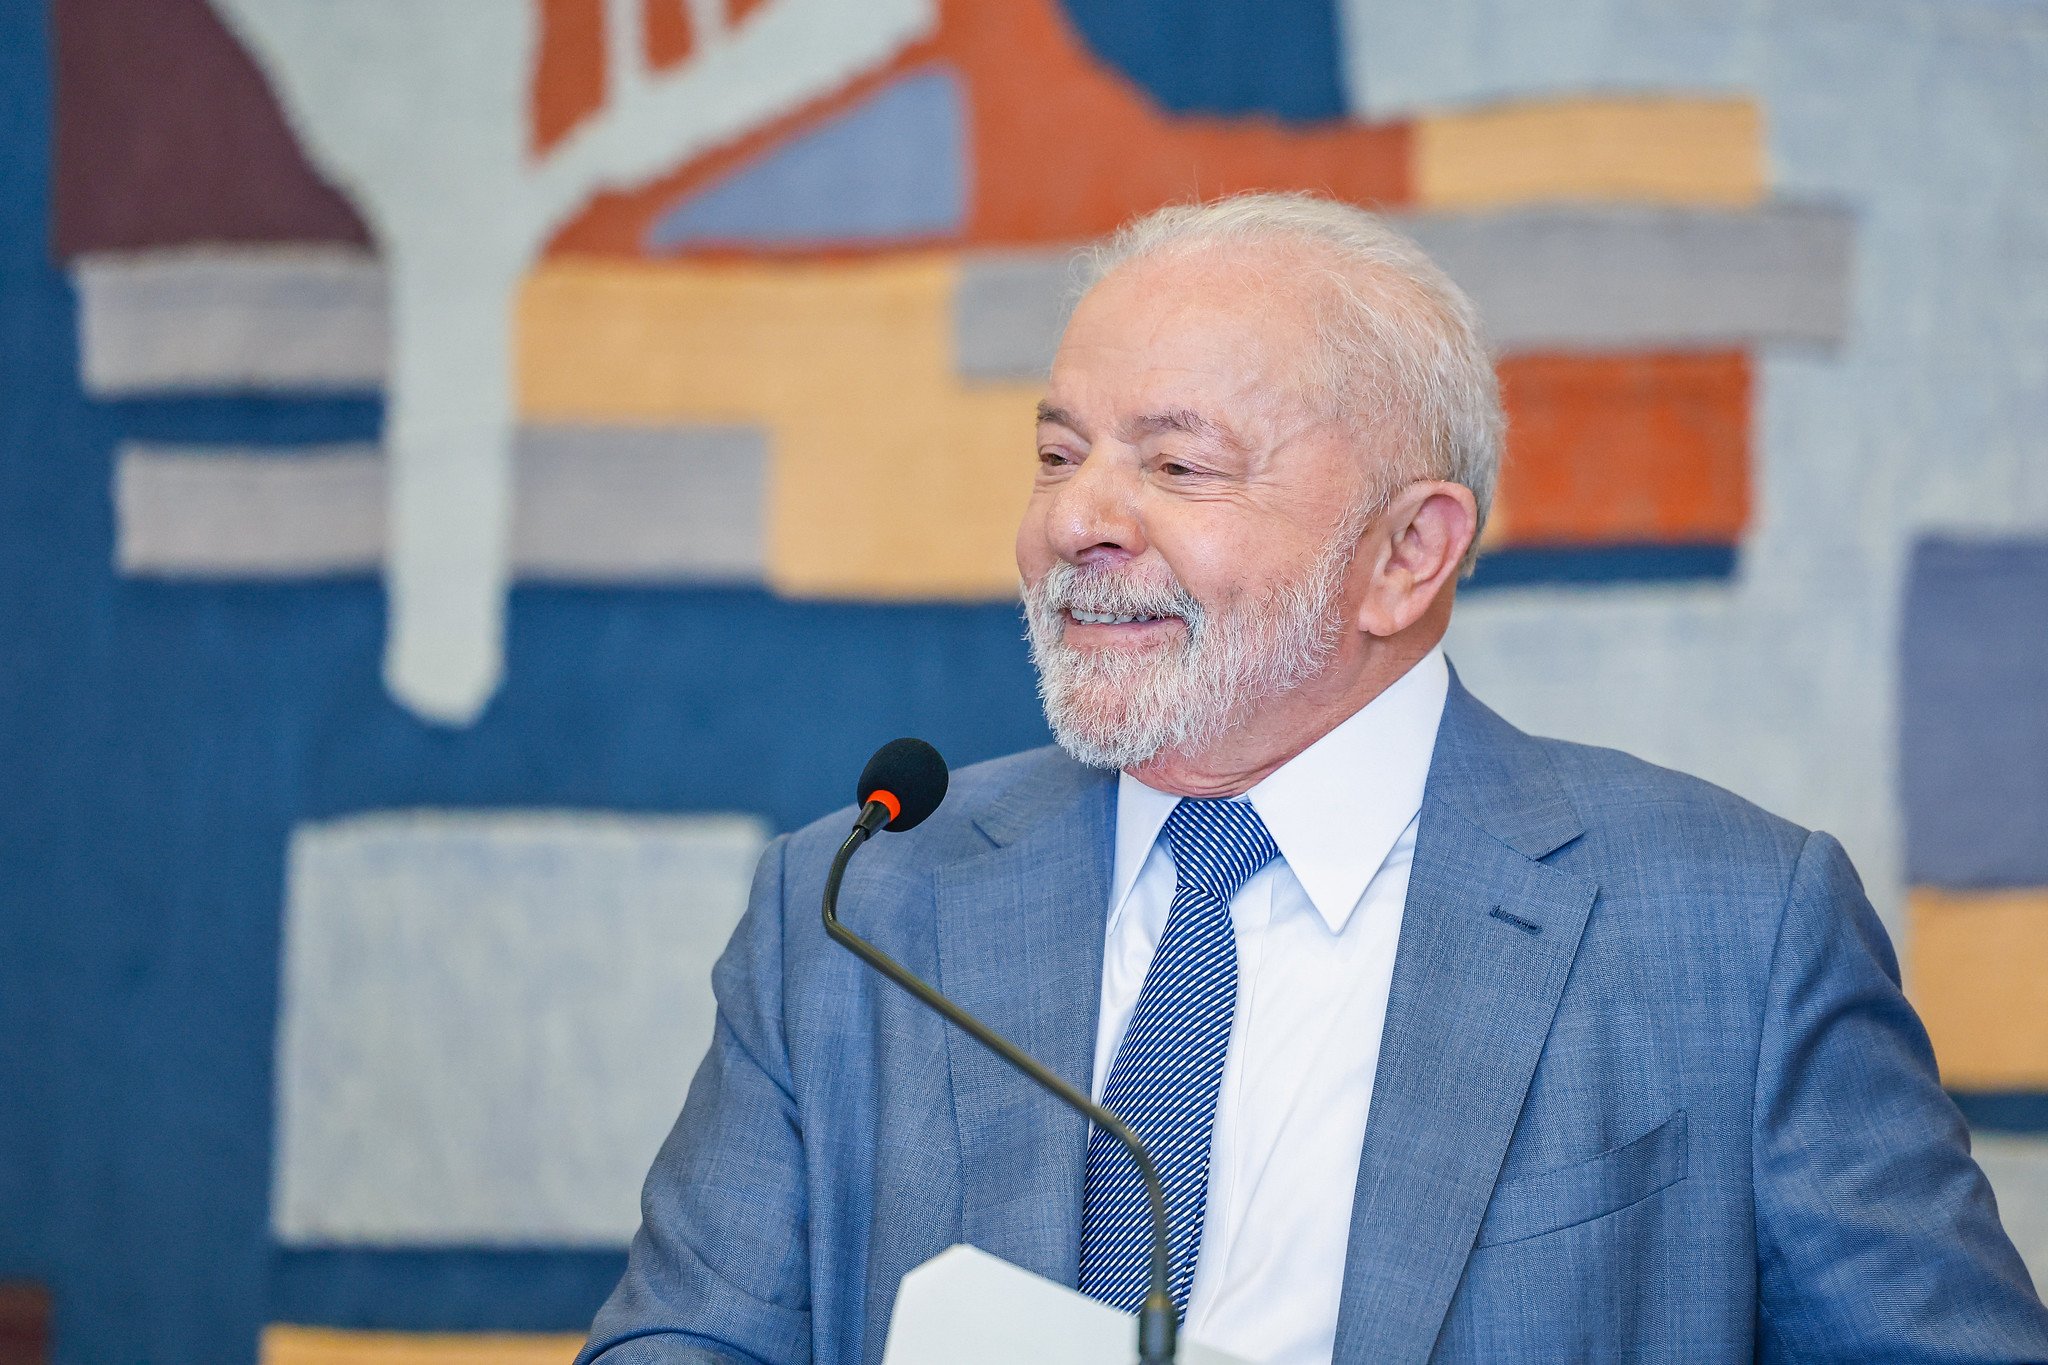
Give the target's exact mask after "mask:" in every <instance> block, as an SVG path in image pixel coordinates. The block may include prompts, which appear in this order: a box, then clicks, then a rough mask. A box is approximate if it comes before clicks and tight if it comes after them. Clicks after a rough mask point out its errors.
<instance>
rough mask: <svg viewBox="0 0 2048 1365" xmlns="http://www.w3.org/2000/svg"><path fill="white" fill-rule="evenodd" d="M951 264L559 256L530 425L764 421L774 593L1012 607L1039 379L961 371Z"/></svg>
mask: <svg viewBox="0 0 2048 1365" xmlns="http://www.w3.org/2000/svg"><path fill="white" fill-rule="evenodd" d="M958 276H959V270H958V266H957V264H956V262H955V260H954V259H953V258H952V257H949V256H939V255H930V254H917V255H899V256H888V257H882V258H879V259H870V260H863V261H854V262H832V263H823V264H818V263H773V262H718V263H704V262H685V263H660V262H657V263H633V262H609V261H607V262H596V261H574V260H570V261H558V262H553V263H550V264H548V265H546V266H544V267H542V268H541V269H540V270H539V271H538V272H536V273H535V274H534V276H533V277H532V278H530V279H529V280H528V281H527V284H526V287H525V289H524V292H523V294H522V296H521V299H520V304H519V320H518V337H519V353H518V354H519V402H520V411H521V415H522V416H523V417H525V418H527V419H529V420H534V421H544V422H615V423H634V422H637V423H662V424H666V423H686V422H727V423H748V424H755V425H760V426H763V427H765V428H766V429H767V432H768V440H769V452H770V464H771V468H772V472H771V475H770V479H769V517H768V559H769V583H770V585H771V586H772V587H774V588H775V589H777V590H778V591H781V592H784V593H787V594H790V595H795V596H816V597H879V598H918V597H922V598H950V599H990V598H1007V597H1011V596H1014V595H1015V593H1016V584H1017V569H1016V563H1015V559H1014V556H1013V552H1012V550H1011V546H1012V544H1013V542H1014V541H1015V538H1016V530H1017V520H1018V517H1019V516H1020V515H1021V513H1022V511H1023V505H1024V499H1025V496H1026V494H1027V493H1028V492H1029V491H1030V487H1031V476H1032V462H1033V450H1034V447H1033V444H1032V412H1033V408H1034V406H1035V404H1036V403H1037V401H1038V398H1039V396H1040V393H1039V389H1038V388H1037V386H1035V385H1025V384H990V385H982V384H975V385H969V384H964V383H962V382H961V381H960V380H959V379H958V378H956V377H955V374H956V372H955V365H954V355H953V295H954V289H955V286H956V283H957V281H958Z"/></svg>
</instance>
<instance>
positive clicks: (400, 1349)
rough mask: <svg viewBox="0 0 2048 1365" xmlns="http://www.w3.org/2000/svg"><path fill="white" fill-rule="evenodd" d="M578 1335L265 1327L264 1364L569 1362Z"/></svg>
mask: <svg viewBox="0 0 2048 1365" xmlns="http://www.w3.org/2000/svg"><path fill="white" fill-rule="evenodd" d="M582 1349H583V1338H582V1337H580V1336H543V1335H526V1334H517V1333H506V1332H340V1331H335V1330H333V1329H331V1328H326V1327H283V1326H272V1327H266V1328H264V1329H263V1347H262V1354H261V1356H260V1357H259V1361H260V1365H569V1362H570V1361H572V1360H574V1359H575V1358H576V1353H577V1352H578V1351H580V1350H582Z"/></svg>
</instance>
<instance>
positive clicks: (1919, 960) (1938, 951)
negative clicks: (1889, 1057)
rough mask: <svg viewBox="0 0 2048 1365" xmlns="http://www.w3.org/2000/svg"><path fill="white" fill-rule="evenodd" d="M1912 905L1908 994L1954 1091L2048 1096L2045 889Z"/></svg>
mask: <svg viewBox="0 0 2048 1365" xmlns="http://www.w3.org/2000/svg"><path fill="white" fill-rule="evenodd" d="M1908 904H1909V906H1910V917H1911V918H1910V924H1909V932H1908V935H1907V975H1906V990H1907V994H1908V995H1910V996H1911V997H1912V1000H1913V1004H1914V1006H1915V1007H1916V1008H1917V1009H1918V1010H1919V1011H1920V1017H1921V1019H1922V1020H1924V1021H1925V1022H1926V1024H1927V1032H1928V1033H1929V1034H1930V1035H1931V1036H1932V1037H1933V1039H1934V1056H1935V1059H1936V1060H1937V1061H1938V1062H1939V1063H1940V1064H1941V1082H1942V1084H1943V1085H1945V1086H1947V1087H1949V1088H1950V1089H1952V1090H2041V1089H2048V887H2038V888H2027V889H2024V890H2018V891H1942V890H1936V889H1934V888H1931V887H1915V888H1914V889H1913V891H1912V893H1911V896H1910V898H1909V901H1908Z"/></svg>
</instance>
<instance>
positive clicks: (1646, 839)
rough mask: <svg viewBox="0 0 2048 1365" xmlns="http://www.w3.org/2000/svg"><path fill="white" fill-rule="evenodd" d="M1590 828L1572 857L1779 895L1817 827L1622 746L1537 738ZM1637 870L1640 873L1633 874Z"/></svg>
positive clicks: (1723, 888)
mask: <svg viewBox="0 0 2048 1365" xmlns="http://www.w3.org/2000/svg"><path fill="white" fill-rule="evenodd" d="M1530 742H1531V743H1532V744H1533V745H1535V746H1536V747H1538V748H1539V749H1540V750H1541V751H1542V753H1543V755H1544V757H1545V758H1546V760H1547V761H1548V762H1549V765H1550V767H1551V769H1552V771H1553V772H1555V773H1556V775H1557V779H1558V782H1559V784H1560V786H1561V787H1562V788H1563V789H1564V790H1565V792H1566V793H1567V796H1568V799H1569V800H1570V801H1571V803H1572V806H1573V808H1574V809H1575V810H1576V811H1577V812H1578V814H1579V818H1580V821H1581V822H1582V824H1583V825H1584V828H1585V833H1584V835H1583V836H1582V837H1581V839H1580V840H1579V841H1578V842H1577V844H1575V845H1574V846H1573V848H1572V849H1571V850H1568V852H1570V853H1572V854H1573V855H1574V856H1573V857H1572V858H1571V861H1573V862H1577V863H1581V864H1597V865H1598V873H1599V875H1600V876H1601V877H1602V880H1603V882H1604V883H1605V884H1607V885H1610V886H1612V885H1615V883H1616V879H1617V878H1618V877H1619V878H1626V879H1627V880H1633V881H1637V882H1640V883H1644V884H1646V885H1655V884H1672V883H1676V884H1680V885H1683V886H1684V887H1686V888H1687V889H1688V890H1689V891H1693V892H1700V893H1713V892H1717V891H1718V892H1723V893H1730V894H1742V895H1756V896H1762V897H1768V898H1770V899H1772V900H1773V901H1775V900H1777V899H1781V898H1782V897H1783V895H1784V894H1785V891H1786V889H1787V886H1788V884H1789V882H1790V878H1791V875H1792V870H1793V868H1794V866H1795V865H1796V864H1797V862H1798V860H1799V855H1800V851H1801V850H1802V849H1803V848H1804V847H1805V846H1806V842H1807V840H1808V839H1809V838H1810V837H1811V834H1812V831H1810V830H1808V829H1806V828H1805V827H1803V826H1801V825H1799V824H1796V823H1795V822H1793V821H1791V820H1787V819H1785V818H1784V817H1783V816H1780V815H1775V814H1773V813H1771V812H1770V811H1767V810H1765V809H1764V808H1763V807H1761V806H1759V805H1757V804H1756V803H1754V802H1752V801H1749V800H1747V799H1745V798H1744V797H1741V796H1738V795H1736V794H1735V793H1734V792H1731V791H1729V790H1728V789H1726V788H1725V787H1719V786H1716V785H1715V784H1713V783H1712V782H1708V781H1706V780H1705V779H1704V778H1699V777H1695V776H1693V775H1691V774H1690V773H1683V772H1678V771H1676V770H1674V769H1671V768H1665V767H1660V766H1658V765H1657V764H1654V763H1650V762H1648V761H1646V760H1644V759H1641V758H1637V757H1636V756H1635V755H1633V754H1629V753H1624V752H1622V751H1621V750H1619V749H1608V748H1601V747H1599V746H1597V745H1591V744H1577V743H1573V742H1571V741H1568V740H1560V739H1538V738H1533V737H1532V738H1531V740H1530ZM1630 874H1633V875H1630Z"/></svg>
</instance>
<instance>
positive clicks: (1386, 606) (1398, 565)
mask: <svg viewBox="0 0 2048 1365" xmlns="http://www.w3.org/2000/svg"><path fill="white" fill-rule="evenodd" d="M1478 530H1479V505H1478V503H1477V502H1476V501H1475V500H1474V499H1473V497H1472V490H1471V489H1469V488H1467V487H1465V486H1464V485H1463V484H1457V483H1446V482H1443V481H1441V480H1434V479H1432V480H1426V481H1424V482H1420V483H1411V484H1409V485H1408V486H1407V487H1405V488H1403V489H1402V490H1401V491H1400V492H1399V493H1397V494H1395V495H1394V500H1393V501H1392V502H1391V503H1390V504H1388V506H1387V510H1386V511H1385V512H1382V513H1381V514H1380V516H1379V518H1378V519H1377V521H1376V522H1375V524H1374V525H1373V527H1372V529H1370V530H1368V531H1367V532H1366V537H1365V544H1364V545H1362V546H1361V547H1360V550H1359V555H1360V558H1362V559H1369V561H1370V563H1371V568H1372V572H1371V573H1370V575H1369V576H1368V577H1367V581H1366V585H1365V594H1364V596H1363V597H1362V598H1361V599H1360V601H1359V604H1358V625H1359V629H1361V630H1363V631H1365V633H1366V634H1368V635H1377V636H1379V637H1381V638H1383V639H1384V638H1386V637H1389V636H1394V635H1399V634H1400V633H1401V632H1402V631H1404V630H1406V629H1408V627H1410V626H1412V625H1414V624H1415V623H1416V622H1417V621H1419V620H1421V619H1422V616H1423V614H1424V613H1425V612H1427V611H1428V610H1429V609H1430V607H1431V606H1432V605H1433V604H1434V603H1435V602H1436V600H1437V597H1438V595H1439V594H1441V593H1442V592H1443V591H1444V590H1445V589H1446V588H1448V587H1450V586H1451V585H1452V584H1453V583H1455V582H1456V581H1457V578H1458V566H1459V565H1460V564H1462V563H1463V562H1464V559H1465V551H1466V550H1467V549H1468V548H1470V547H1471V544H1472V537H1473V536H1474V535H1476V534H1477V533H1478Z"/></svg>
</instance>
